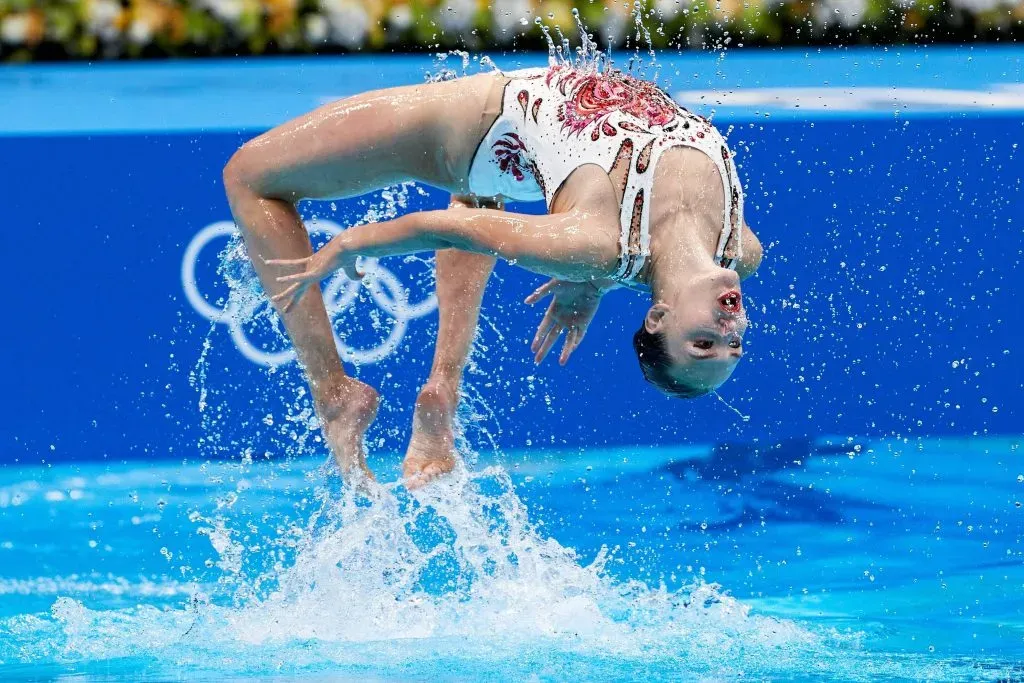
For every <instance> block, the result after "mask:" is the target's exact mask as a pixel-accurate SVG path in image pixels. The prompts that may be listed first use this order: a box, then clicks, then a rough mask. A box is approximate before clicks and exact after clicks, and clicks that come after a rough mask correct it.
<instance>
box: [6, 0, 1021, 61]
mask: <svg viewBox="0 0 1024 683" xmlns="http://www.w3.org/2000/svg"><path fill="white" fill-rule="evenodd" d="M571 7H572V3H570V2H568V1H567V0H545V1H543V2H536V1H534V0H493V1H492V2H484V1H483V0H451V1H449V0H444V1H438V0H414V1H411V2H408V1H405V0H395V1H388V0H120V1H119V0H44V1H42V2H40V1H39V0H0V58H2V59H4V60H7V61H30V60H60V59H86V60H95V59H111V58H132V57H166V56H183V57H185V56H188V57H191V56H237V55H259V54H309V53H313V52H316V53H336V52H371V51H372V52H429V51H434V50H439V49H447V48H456V47H457V48H462V49H467V50H481V49H487V50H493V49H520V50H521V49H528V48H540V47H543V43H542V41H541V37H540V35H539V32H537V31H536V30H534V27H533V23H532V19H533V17H542V18H544V19H545V20H546V21H548V22H550V23H552V24H560V25H561V26H562V27H563V30H565V31H566V33H567V34H569V35H570V36H571V35H572V34H573V33H574V29H573V26H574V24H573V21H572V19H571V16H570V11H571ZM642 7H643V8H644V11H645V14H648V16H650V18H651V20H652V22H654V23H655V24H656V28H654V29H653V30H652V31H651V35H650V42H651V43H652V44H653V45H654V46H655V47H656V48H693V49H701V48H704V49H707V48H717V47H726V46H731V47H743V46H771V45H817V46H821V45H828V46H835V45H878V44H908V43H910V44H937V43H959V42H977V41H984V42H995V43H1012V42H1014V41H1018V40H1020V39H1021V37H1022V36H1024V23H1022V22H1024V2H1021V0H936V1H935V2H932V1H930V0H821V1H815V0H781V1H780V0H716V1H714V2H704V1H702V0H697V1H695V2H689V1H687V0H655V1H654V2H643V3H642ZM578 9H579V10H580V13H581V16H582V18H583V20H584V22H585V23H586V24H587V26H588V27H589V28H590V30H591V32H593V33H594V34H595V35H597V36H599V37H600V40H599V42H600V44H601V45H602V46H603V45H605V44H609V43H610V44H611V45H623V44H625V43H626V42H627V41H628V40H629V39H630V37H631V34H632V33H634V28H633V24H632V19H631V16H630V13H631V11H632V9H633V6H632V3H628V2H587V3H580V6H579V8H578Z"/></svg>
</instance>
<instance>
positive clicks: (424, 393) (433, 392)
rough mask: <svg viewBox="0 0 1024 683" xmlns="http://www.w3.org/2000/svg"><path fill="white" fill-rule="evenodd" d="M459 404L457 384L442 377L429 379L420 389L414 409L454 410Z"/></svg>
mask: <svg viewBox="0 0 1024 683" xmlns="http://www.w3.org/2000/svg"><path fill="white" fill-rule="evenodd" d="M458 402H459V382H458V381H457V380H455V381H452V380H450V379H447V378H442V377H430V378H429V379H428V380H427V383H426V384H424V385H423V388H422V389H420V394H419V397H418V398H417V399H416V407H417V408H420V407H421V406H422V407H443V408H446V409H448V410H454V409H455V406H456V405H457V404H458Z"/></svg>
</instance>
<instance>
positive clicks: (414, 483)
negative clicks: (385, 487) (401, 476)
mask: <svg viewBox="0 0 1024 683" xmlns="http://www.w3.org/2000/svg"><path fill="white" fill-rule="evenodd" d="M454 465H455V463H454V462H453V463H451V464H450V465H449V464H447V463H438V462H432V463H428V464H427V465H425V466H424V467H423V469H421V470H419V471H417V472H411V473H406V475H405V485H406V487H407V488H408V489H409V490H410V491H415V490H416V489H419V488H423V487H424V486H426V485H427V484H429V483H430V482H432V481H434V480H435V479H437V478H438V477H442V476H444V475H446V474H448V473H449V472H451V471H452V469H454Z"/></svg>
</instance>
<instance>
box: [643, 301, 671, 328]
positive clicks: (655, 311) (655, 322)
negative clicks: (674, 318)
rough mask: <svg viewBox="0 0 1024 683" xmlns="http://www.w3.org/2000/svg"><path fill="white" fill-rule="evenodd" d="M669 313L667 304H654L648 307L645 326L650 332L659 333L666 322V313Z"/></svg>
mask: <svg viewBox="0 0 1024 683" xmlns="http://www.w3.org/2000/svg"><path fill="white" fill-rule="evenodd" d="M666 313H668V306H666V305H665V304H654V305H653V306H651V307H650V308H649V309H647V315H646V316H645V317H644V328H645V329H646V330H647V331H648V332H649V333H650V334H657V333H658V332H659V331H660V330H661V326H662V325H664V324H665V314H666Z"/></svg>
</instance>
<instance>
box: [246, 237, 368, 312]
mask: <svg viewBox="0 0 1024 683" xmlns="http://www.w3.org/2000/svg"><path fill="white" fill-rule="evenodd" d="M341 236H342V235H338V236H337V237H335V238H334V239H332V240H331V241H330V242H328V243H327V244H326V245H324V246H323V248H321V249H320V250H319V251H317V252H316V253H315V254H313V255H312V256H307V257H306V258H297V259H266V260H264V263H266V264H267V265H268V266H279V267H282V268H288V269H295V268H299V269H300V270H299V271H298V272H294V273H292V274H290V275H282V276H280V277H278V278H277V281H278V282H280V283H282V284H286V285H288V286H287V287H285V289H284V290H282V291H281V292H278V293H277V294H276V295H274V296H272V297H270V300H271V301H272V302H274V303H275V304H277V306H278V309H279V310H280V311H281V312H282V313H287V312H288V311H290V310H291V309H292V307H293V306H295V304H297V303H298V302H299V299H301V298H302V295H303V294H305V293H306V290H307V289H309V288H310V286H312V285H316V284H318V283H319V282H320V281H321V280H323V279H324V278H326V277H327V276H329V275H330V274H331V273H333V272H335V271H336V270H344V271H345V275H346V276H347V277H348V278H349V279H351V280H362V279H363V275H364V273H363V272H362V271H360V270H359V268H358V267H357V266H356V259H357V256H356V255H355V254H353V253H351V252H347V251H346V250H345V249H344V248H342V243H341V240H339V239H338V238H339V237H341Z"/></svg>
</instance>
